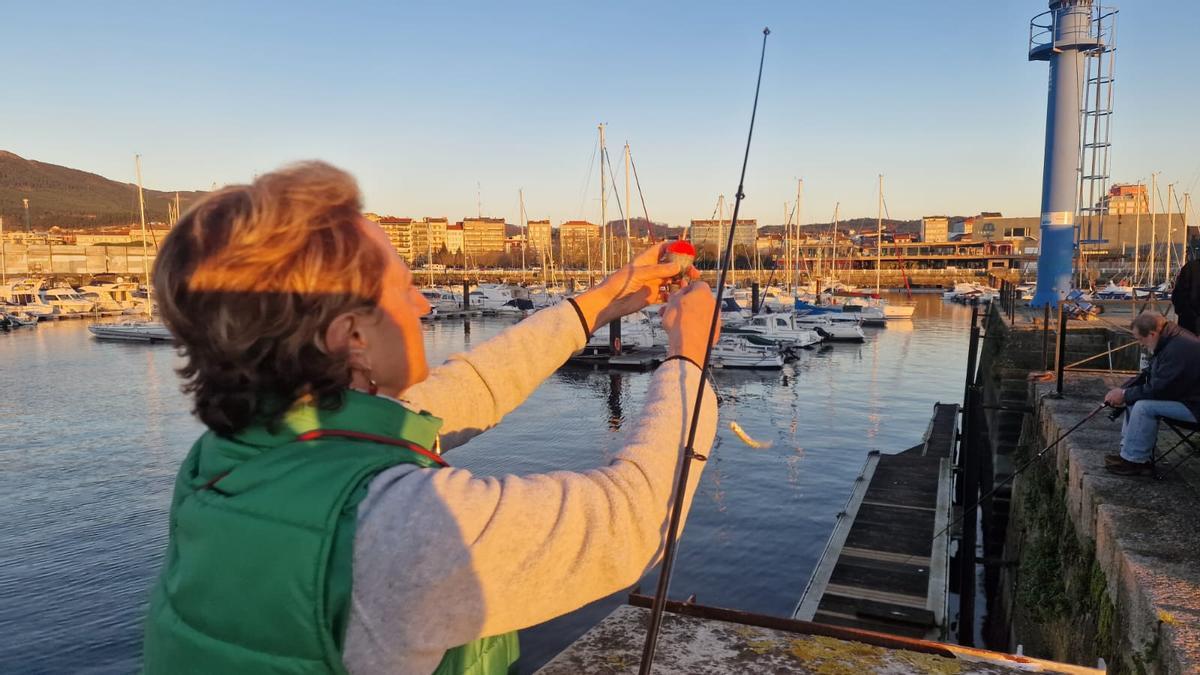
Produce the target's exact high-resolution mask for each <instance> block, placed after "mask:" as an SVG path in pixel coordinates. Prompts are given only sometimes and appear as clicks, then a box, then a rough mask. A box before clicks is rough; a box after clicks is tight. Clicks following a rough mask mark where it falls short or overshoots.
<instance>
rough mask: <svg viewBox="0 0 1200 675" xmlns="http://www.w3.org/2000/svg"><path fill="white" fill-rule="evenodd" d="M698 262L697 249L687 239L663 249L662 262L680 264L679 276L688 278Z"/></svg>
mask: <svg viewBox="0 0 1200 675" xmlns="http://www.w3.org/2000/svg"><path fill="white" fill-rule="evenodd" d="M695 261H696V248H695V247H694V246H692V242H690V241H687V240H686V239H680V240H679V241H673V242H671V243H670V244H668V245H667V247H666V248H664V249H663V255H662V262H673V263H678V264H679V276H681V277H683V276H686V275H687V273H688V270H690V269H692V263H694V262H695Z"/></svg>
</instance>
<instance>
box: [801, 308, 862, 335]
mask: <svg viewBox="0 0 1200 675" xmlns="http://www.w3.org/2000/svg"><path fill="white" fill-rule="evenodd" d="M835 314H837V312H830V313H828V314H800V315H797V316H796V318H795V322H796V325H797V326H803V327H805V328H810V329H812V330H814V331H816V332H817V333H819V334H820V335H821V337H823V338H824V339H825V341H826V342H865V341H866V339H867V335H866V333H864V332H863V329H862V325H861V324H860V323H858V322H857V321H845V320H837V321H835V320H834V319H833V318H831V317H832V316H833V315H835Z"/></svg>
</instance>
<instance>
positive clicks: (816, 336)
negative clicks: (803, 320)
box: [741, 313, 861, 347]
mask: <svg viewBox="0 0 1200 675" xmlns="http://www.w3.org/2000/svg"><path fill="white" fill-rule="evenodd" d="M741 330H742V331H746V332H752V333H756V334H758V335H762V336H763V337H766V338H769V339H771V340H773V341H775V342H776V343H778V344H780V345H782V346H787V347H808V346H810V345H815V344H817V343H818V342H820V341H821V340H822V339H823V336H822V335H821V334H820V333H819V332H817V331H816V330H813V329H812V328H810V327H809V326H806V325H804V324H798V323H796V315H795V314H792V313H786V314H783V313H781V314H759V315H758V316H754V317H751V318H750V319H749V320H748V321H746V323H744V324H742V327H741ZM860 332H861V331H860Z"/></svg>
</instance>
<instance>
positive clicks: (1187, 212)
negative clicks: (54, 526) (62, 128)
mask: <svg viewBox="0 0 1200 675" xmlns="http://www.w3.org/2000/svg"><path fill="white" fill-rule="evenodd" d="M1191 215H1192V193H1190V192H1185V193H1183V263H1182V264H1183V265H1186V264H1187V259H1188V245H1189V244H1190V243H1191V241H1192V240H1191V239H1190V238H1189V237H1188V223H1189V222H1191ZM3 224H4V223H3V219H0V226H3ZM3 238H4V237H3V236H2V233H0V239H3ZM0 245H2V244H0Z"/></svg>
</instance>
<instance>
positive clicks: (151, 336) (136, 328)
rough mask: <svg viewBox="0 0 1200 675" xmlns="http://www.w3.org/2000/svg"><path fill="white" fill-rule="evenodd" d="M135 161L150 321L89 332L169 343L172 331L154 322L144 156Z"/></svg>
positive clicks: (109, 337) (102, 326)
mask: <svg viewBox="0 0 1200 675" xmlns="http://www.w3.org/2000/svg"><path fill="white" fill-rule="evenodd" d="M133 161H134V166H135V168H136V170H137V188H138V210H139V212H140V213H141V219H142V269H143V270H145V273H146V316H147V317H148V319H149V320H147V321H123V322H121V323H95V324H92V325H90V326H88V330H89V331H91V333H92V337H95V338H96V339H98V340H120V341H122V342H169V341H171V340H172V336H171V331H169V330H167V327H166V326H164V325H163V324H162V323H161V322H158V321H155V320H154V305H153V304H151V302H150V288H151V286H150V252H149V246H148V244H147V237H146V202H145V199H144V198H143V196H142V156H141V155H134V158H133Z"/></svg>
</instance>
